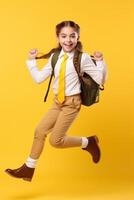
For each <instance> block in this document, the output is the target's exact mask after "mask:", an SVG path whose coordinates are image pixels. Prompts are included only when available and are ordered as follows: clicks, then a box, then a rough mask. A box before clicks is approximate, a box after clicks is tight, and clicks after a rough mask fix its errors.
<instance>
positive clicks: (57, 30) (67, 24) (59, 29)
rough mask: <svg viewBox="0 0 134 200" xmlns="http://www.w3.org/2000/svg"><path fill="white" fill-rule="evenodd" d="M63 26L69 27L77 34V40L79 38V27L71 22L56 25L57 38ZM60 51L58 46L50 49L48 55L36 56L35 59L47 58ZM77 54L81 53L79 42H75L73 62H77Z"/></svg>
mask: <svg viewBox="0 0 134 200" xmlns="http://www.w3.org/2000/svg"><path fill="white" fill-rule="evenodd" d="M65 26H69V27H72V28H74V30H75V31H76V32H77V33H78V39H79V37H80V27H79V25H78V24H76V23H75V22H73V21H63V22H61V23H59V24H57V25H56V35H57V36H59V33H60V31H61V29H62V28H64V27H65ZM61 49H62V47H61V45H60V44H58V46H57V47H56V48H53V49H51V50H50V51H49V52H48V53H46V54H44V55H42V56H37V57H36V59H43V58H44V59H45V58H49V57H50V56H51V54H52V53H54V52H55V51H57V50H59V51H60V50H61ZM79 52H82V43H81V42H80V41H78V42H77V45H76V47H75V54H74V62H77V58H78V55H79Z"/></svg>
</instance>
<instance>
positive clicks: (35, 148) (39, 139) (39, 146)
mask: <svg viewBox="0 0 134 200" xmlns="http://www.w3.org/2000/svg"><path fill="white" fill-rule="evenodd" d="M59 114H60V108H59V106H58V105H57V104H56V103H55V102H54V105H53V107H52V108H51V109H50V110H49V111H48V112H47V113H46V115H45V116H44V117H43V118H42V120H41V121H40V123H39V124H38V126H37V127H36V129H35V135H34V141H33V145H32V149H31V153H30V157H31V158H33V159H38V158H39V156H40V155H41V152H42V150H43V147H44V142H45V138H46V136H47V134H48V133H49V132H50V131H51V130H52V129H53V126H54V124H55V122H56V120H57V118H58V116H59Z"/></svg>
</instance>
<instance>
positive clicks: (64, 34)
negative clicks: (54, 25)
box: [58, 26, 79, 52]
mask: <svg viewBox="0 0 134 200" xmlns="http://www.w3.org/2000/svg"><path fill="white" fill-rule="evenodd" d="M78 38H79V36H78V33H77V32H76V31H75V30H74V29H73V28H72V27H70V26H65V27H64V28H62V29H61V31H60V33H59V35H58V42H59V43H60V45H61V47H62V48H63V50H64V51H65V52H71V51H72V50H74V48H75V46H76V45H77V41H78Z"/></svg>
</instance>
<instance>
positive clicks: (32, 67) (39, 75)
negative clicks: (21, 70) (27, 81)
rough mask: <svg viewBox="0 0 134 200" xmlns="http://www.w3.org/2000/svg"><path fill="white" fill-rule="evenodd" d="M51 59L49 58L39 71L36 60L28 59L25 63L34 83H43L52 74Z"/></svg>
mask: <svg viewBox="0 0 134 200" xmlns="http://www.w3.org/2000/svg"><path fill="white" fill-rule="evenodd" d="M51 58H52V55H51V56H50V58H49V61H48V63H47V64H46V65H45V66H44V67H43V68H42V69H41V70H39V69H38V68H37V63H36V59H28V60H27V61H26V65H27V67H28V70H29V72H30V74H31V76H32V78H33V79H34V80H35V82H36V83H41V82H43V81H45V80H46V79H47V78H48V77H49V76H50V75H51V73H52V67H51Z"/></svg>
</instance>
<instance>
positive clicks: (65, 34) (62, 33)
mask: <svg viewBox="0 0 134 200" xmlns="http://www.w3.org/2000/svg"><path fill="white" fill-rule="evenodd" d="M61 35H67V34H65V33H61ZM70 35H75V33H71V34H70Z"/></svg>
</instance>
